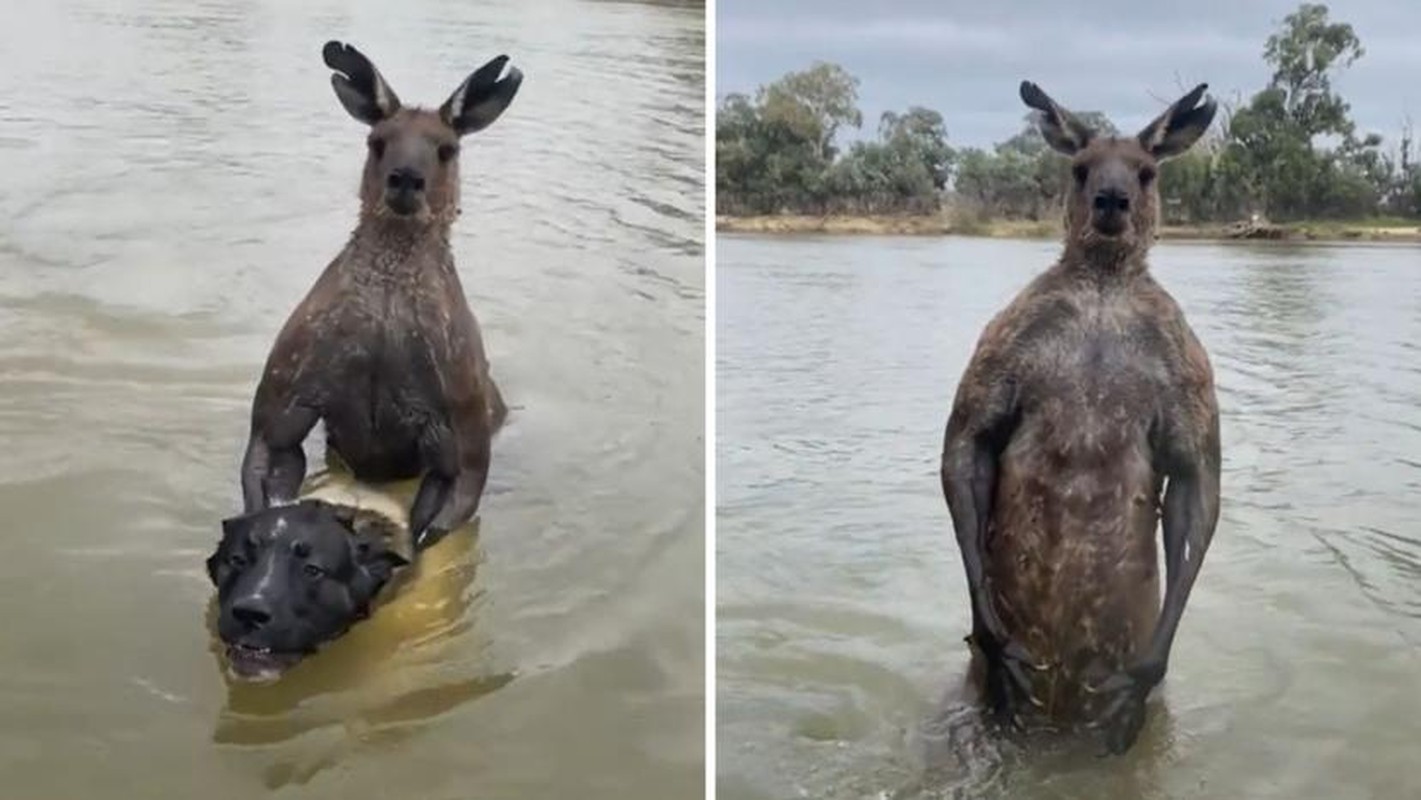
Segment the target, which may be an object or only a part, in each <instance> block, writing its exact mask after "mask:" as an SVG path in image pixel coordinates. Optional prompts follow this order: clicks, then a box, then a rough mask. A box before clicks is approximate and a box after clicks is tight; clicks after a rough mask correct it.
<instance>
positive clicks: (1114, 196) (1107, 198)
mask: <svg viewBox="0 0 1421 800" xmlns="http://www.w3.org/2000/svg"><path fill="white" fill-rule="evenodd" d="M1095 210H1096V211H1122V212H1123V211H1129V210H1130V198H1129V196H1128V195H1126V194H1125V193H1124V192H1122V191H1120V190H1119V189H1101V190H1100V191H1099V192H1096V193H1095Z"/></svg>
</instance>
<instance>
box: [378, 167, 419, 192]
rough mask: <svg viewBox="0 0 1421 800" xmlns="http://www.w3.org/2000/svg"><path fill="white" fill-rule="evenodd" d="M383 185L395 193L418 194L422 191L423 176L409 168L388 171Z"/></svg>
mask: <svg viewBox="0 0 1421 800" xmlns="http://www.w3.org/2000/svg"><path fill="white" fill-rule="evenodd" d="M385 185H386V186H387V187H389V188H390V189H392V190H394V191H397V192H406V191H407V192H420V191H424V176H423V175H421V174H419V173H418V172H416V171H415V170H412V169H410V168H409V167H400V168H399V169H395V170H390V175H389V177H387V178H385Z"/></svg>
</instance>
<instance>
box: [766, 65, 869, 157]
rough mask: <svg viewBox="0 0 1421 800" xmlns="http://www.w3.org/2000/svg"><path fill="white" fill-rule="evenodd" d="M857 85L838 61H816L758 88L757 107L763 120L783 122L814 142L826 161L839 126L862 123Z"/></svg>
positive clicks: (854, 79)
mask: <svg viewBox="0 0 1421 800" xmlns="http://www.w3.org/2000/svg"><path fill="white" fill-rule="evenodd" d="M858 85H859V80H858V78H855V77H854V76H852V75H850V74H849V73H848V72H847V71H846V70H845V69H844V68H843V67H841V66H839V65H838V64H828V63H825V62H822V61H821V62H816V63H815V64H814V65H813V66H811V67H810V68H809V69H807V70H804V71H803V72H791V73H790V74H788V75H786V76H784V77H783V78H780V79H779V80H777V81H775V82H774V83H772V84H770V85H769V86H766V87H764V88H763V89H761V90H760V107H761V109H762V113H763V114H764V116H765V119H766V120H771V121H779V122H783V123H784V124H785V125H787V126H788V127H789V128H790V129H791V130H793V131H794V132H795V133H796V134H797V135H800V136H803V137H804V138H806V139H809V140H811V141H813V142H815V143H816V144H817V146H818V150H819V155H820V157H821V158H822V159H824V162H825V163H826V164H827V163H828V162H830V161H832V160H833V158H834V139H835V137H836V136H838V133H839V129H840V128H842V127H844V126H848V127H852V128H857V127H859V126H860V125H862V124H863V114H861V113H860V112H859V109H858Z"/></svg>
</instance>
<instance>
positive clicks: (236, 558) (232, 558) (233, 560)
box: [227, 553, 247, 569]
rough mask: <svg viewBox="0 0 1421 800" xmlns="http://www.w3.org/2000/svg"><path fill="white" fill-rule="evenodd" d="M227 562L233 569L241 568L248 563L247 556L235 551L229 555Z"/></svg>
mask: <svg viewBox="0 0 1421 800" xmlns="http://www.w3.org/2000/svg"><path fill="white" fill-rule="evenodd" d="M227 564H228V566H230V567H232V569H241V568H242V567H245V566H246V565H247V557H246V556H244V555H242V554H241V553H233V554H231V555H229V556H227Z"/></svg>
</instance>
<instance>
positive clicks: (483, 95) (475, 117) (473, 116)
mask: <svg viewBox="0 0 1421 800" xmlns="http://www.w3.org/2000/svg"><path fill="white" fill-rule="evenodd" d="M507 64H508V56H499V57H498V58H495V59H493V60H492V61H490V62H488V63H487V64H484V65H483V66H482V67H479V68H478V69H476V70H474V72H473V74H471V75H470V76H469V77H468V78H466V79H465V80H464V82H463V83H461V84H459V88H458V89H455V90H454V93H453V94H452V95H450V96H449V99H448V100H446V101H444V105H442V106H440V107H439V115H440V116H441V117H443V118H444V121H445V122H447V123H449V125H450V126H451V127H452V128H454V130H456V131H458V132H459V135H460V136H463V135H465V134H469V133H473V132H475V131H480V130H483V129H484V128H487V127H488V126H490V125H492V124H493V121H494V120H496V119H498V117H499V115H500V114H502V113H503V112H504V109H506V108H508V104H509V103H512V102H513V96H514V95H516V94H518V87H519V86H521V85H522V84H523V73H522V72H519V71H518V68H517V67H509V68H508V74H507V75H503V68H504V66H505V65H507ZM500 75H503V77H501V78H500V77H499V76H500Z"/></svg>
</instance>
